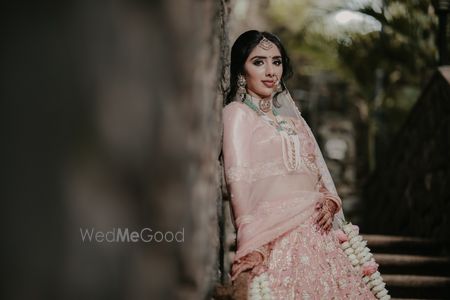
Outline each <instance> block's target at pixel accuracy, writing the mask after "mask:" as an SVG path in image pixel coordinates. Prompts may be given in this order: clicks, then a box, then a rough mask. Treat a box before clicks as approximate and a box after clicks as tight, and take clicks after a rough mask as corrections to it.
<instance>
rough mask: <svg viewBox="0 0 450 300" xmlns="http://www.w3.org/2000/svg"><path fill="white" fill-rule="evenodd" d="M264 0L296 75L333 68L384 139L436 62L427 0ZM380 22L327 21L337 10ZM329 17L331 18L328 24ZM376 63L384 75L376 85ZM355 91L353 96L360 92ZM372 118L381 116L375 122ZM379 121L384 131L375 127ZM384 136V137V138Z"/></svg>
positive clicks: (433, 21) (398, 123)
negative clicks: (363, 26) (365, 27)
mask: <svg viewBox="0 0 450 300" xmlns="http://www.w3.org/2000/svg"><path fill="white" fill-rule="evenodd" d="M322 2H323V1H316V2H313V1H310V0H300V1H287V0H272V1H269V5H268V14H269V16H270V18H271V20H272V22H273V26H274V31H275V32H277V33H279V35H280V36H281V38H282V39H283V41H284V42H285V43H286V44H287V48H288V50H289V53H290V55H291V56H292V60H293V65H294V66H295V67H296V72H297V73H298V74H299V76H301V77H313V76H316V75H317V74H319V73H323V72H332V73H333V74H334V75H335V76H336V77H337V78H338V79H339V80H341V81H342V82H344V83H345V84H347V85H348V86H349V87H351V88H350V89H348V90H350V91H355V92H354V95H353V96H355V97H353V96H352V95H348V97H349V100H350V101H352V100H351V99H353V98H354V99H356V98H357V97H356V95H359V96H361V97H362V98H363V99H364V101H365V102H366V105H367V106H368V107H369V112H370V113H369V120H368V123H369V125H370V124H372V125H373V128H374V130H375V134H379V135H381V134H384V136H377V140H379V139H385V140H388V139H391V138H392V136H393V135H394V134H395V132H396V131H397V130H398V129H399V128H400V126H401V124H402V122H403V121H404V119H405V117H406V116H407V114H408V112H409V110H410V109H411V107H412V106H413V105H414V103H415V101H416V100H417V97H418V95H419V93H420V90H421V89H422V88H423V86H424V84H425V83H426V80H427V79H428V77H429V75H430V72H431V71H432V70H433V69H434V68H435V67H436V66H437V60H438V53H437V49H436V34H437V16H436V13H435V11H434V8H433V6H432V5H431V3H429V2H428V1H418V0H404V1H392V0H384V1H383V2H384V6H383V5H381V3H382V2H381V0H380V5H378V6H377V5H374V4H373V3H372V2H374V1H367V3H368V4H367V5H365V6H361V7H357V5H356V4H355V3H361V2H364V1H351V0H348V1H344V0H342V1H330V2H327V3H324V4H321V3H322ZM375 2H376V1H375ZM342 10H346V11H353V12H355V13H359V14H362V15H363V16H366V17H367V19H368V20H371V22H376V23H377V22H379V23H378V24H381V30H372V31H369V32H358V30H355V29H358V28H354V27H355V26H353V27H352V26H347V27H345V26H341V25H339V24H338V23H336V22H335V23H332V22H330V20H333V16H335V15H336V13H338V12H339V11H342ZM333 24H334V25H333ZM377 70H378V72H379V74H380V72H381V73H382V74H383V76H382V78H381V79H379V81H380V84H379V86H377V84H376V81H377V75H376V74H377ZM359 98H360V97H359ZM377 122H383V124H380V125H381V126H379V125H377V124H376V123H377ZM380 127H383V128H384V130H383V132H378V133H377V132H376V130H377V128H380ZM385 142H386V141H385Z"/></svg>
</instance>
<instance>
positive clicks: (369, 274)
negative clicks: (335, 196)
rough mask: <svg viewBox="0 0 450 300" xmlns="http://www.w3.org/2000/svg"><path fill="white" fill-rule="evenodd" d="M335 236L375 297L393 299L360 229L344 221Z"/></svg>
mask: <svg viewBox="0 0 450 300" xmlns="http://www.w3.org/2000/svg"><path fill="white" fill-rule="evenodd" d="M335 235H336V237H337V239H338V240H339V243H340V244H341V248H342V250H343V251H344V253H345V254H346V255H347V257H348V259H349V260H350V262H351V264H352V265H353V266H354V267H355V268H356V269H357V270H358V271H360V272H361V276H362V278H363V281H364V283H365V284H366V285H367V286H368V287H369V289H370V290H371V292H372V293H373V294H374V295H375V297H377V299H381V300H388V299H391V296H390V295H389V292H388V290H387V289H386V283H384V281H383V278H382V277H381V274H380V272H378V264H377V263H376V262H375V259H374V258H373V254H372V253H370V249H369V248H368V247H367V241H365V240H363V237H362V236H361V235H360V234H359V227H358V226H356V225H353V224H352V223H351V222H346V221H343V222H342V225H341V229H337V230H336V231H335Z"/></svg>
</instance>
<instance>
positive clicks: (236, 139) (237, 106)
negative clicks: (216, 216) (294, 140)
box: [223, 102, 253, 234]
mask: <svg viewBox="0 0 450 300" xmlns="http://www.w3.org/2000/svg"><path fill="white" fill-rule="evenodd" d="M252 117H253V116H252V115H251V114H250V113H249V111H247V109H246V107H244V104H242V103H239V102H232V103H230V104H229V105H227V106H226V107H225V108H224V110H223V123H224V136H223V158H224V169H225V180H226V182H227V186H228V190H229V192H230V197H231V203H232V208H233V214H234V215H235V217H236V219H235V220H234V221H235V225H236V226H237V229H239V227H240V226H242V225H244V224H245V223H246V221H248V220H246V218H248V217H249V216H246V215H242V214H241V211H246V206H247V205H249V203H248V198H249V190H250V185H249V183H248V182H247V180H246V178H248V173H249V172H250V151H251V150H250V147H251V136H252V132H253V126H252V119H253V118H252ZM238 234H239V232H238Z"/></svg>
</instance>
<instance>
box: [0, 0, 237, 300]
mask: <svg viewBox="0 0 450 300" xmlns="http://www.w3.org/2000/svg"><path fill="white" fill-rule="evenodd" d="M230 5H231V4H230V3H229V1H228V0H217V1H193V0H192V1H119V0H114V1H68V2H61V3H50V2H46V1H38V2H32V1H30V3H26V1H25V2H23V1H22V2H20V3H10V4H9V5H5V6H4V7H3V8H2V10H1V14H2V18H0V19H1V22H2V28H3V29H2V32H3V41H2V53H1V56H0V59H1V65H2V68H1V71H0V72H1V79H2V80H1V82H2V89H1V98H2V108H1V109H0V111H1V113H2V117H1V118H0V119H1V120H2V126H1V127H2V129H4V130H5V135H2V136H3V138H4V143H2V144H3V147H2V154H3V155H2V156H1V157H2V159H3V161H2V170H3V171H4V172H5V177H4V180H2V183H3V184H2V189H1V191H2V197H1V198H2V202H3V203H4V206H5V208H4V212H5V218H4V222H5V224H6V229H5V231H6V232H5V235H4V242H3V243H2V244H3V245H4V255H3V258H4V260H5V262H4V263H3V264H2V265H3V266H4V269H3V273H4V274H5V284H4V286H5V289H4V290H3V297H2V298H3V299H210V298H211V293H212V289H213V286H214V284H215V282H216V281H217V280H218V278H219V272H218V270H219V264H218V261H219V259H218V257H219V248H220V247H219V241H220V239H219V226H218V218H220V215H219V216H218V212H219V213H220V212H221V209H222V200H221V194H222V193H221V182H220V180H221V178H220V174H221V173H220V172H221V169H220V163H219V160H218V157H219V154H220V148H221V145H220V140H221V110H222V101H223V99H222V92H223V87H224V86H226V83H225V82H224V80H223V78H225V76H224V67H226V65H227V58H228V55H229V54H228V33H227V28H226V27H227V18H228V13H229V9H230ZM3 100H6V101H3ZM93 227H94V228H95V229H96V230H100V231H104V232H106V231H110V230H112V229H117V228H122V229H124V228H128V229H129V230H138V231H139V230H141V229H143V228H150V229H152V230H153V233H155V232H156V231H161V232H163V233H167V232H174V233H176V232H181V231H183V232H184V241H183V242H167V241H164V240H163V241H162V242H156V241H153V242H150V243H144V242H137V243H133V242H127V243H125V242H120V243H119V242H95V241H94V242H83V241H82V238H81V235H80V228H93ZM155 238H156V236H155Z"/></svg>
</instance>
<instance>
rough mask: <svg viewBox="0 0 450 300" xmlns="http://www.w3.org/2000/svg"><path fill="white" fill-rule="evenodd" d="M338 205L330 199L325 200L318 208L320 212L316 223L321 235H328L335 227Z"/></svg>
mask: <svg viewBox="0 0 450 300" xmlns="http://www.w3.org/2000/svg"><path fill="white" fill-rule="evenodd" d="M336 208H337V205H336V204H335V203H334V202H333V201H332V200H330V199H325V201H323V202H322V203H319V205H318V206H317V207H316V209H317V210H318V213H317V216H316V219H315V223H316V224H317V226H318V228H319V229H320V232H321V233H324V232H326V233H328V232H329V231H330V230H331V227H332V226H333V217H334V213H335V211H336Z"/></svg>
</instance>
